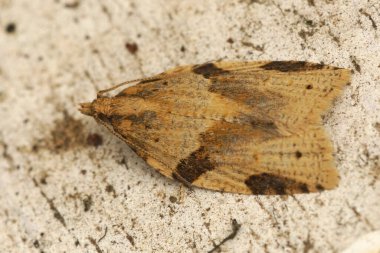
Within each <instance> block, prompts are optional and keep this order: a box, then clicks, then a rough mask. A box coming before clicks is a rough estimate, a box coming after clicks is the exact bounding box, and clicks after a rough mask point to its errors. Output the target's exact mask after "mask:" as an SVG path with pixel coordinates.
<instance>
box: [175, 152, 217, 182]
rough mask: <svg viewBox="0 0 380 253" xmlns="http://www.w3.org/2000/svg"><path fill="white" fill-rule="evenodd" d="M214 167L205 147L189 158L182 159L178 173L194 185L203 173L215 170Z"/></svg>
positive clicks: (178, 166)
mask: <svg viewBox="0 0 380 253" xmlns="http://www.w3.org/2000/svg"><path fill="white" fill-rule="evenodd" d="M213 169H214V165H213V164H212V162H211V161H210V159H209V156H208V154H207V151H206V150H205V148H204V147H200V148H199V149H198V150H196V151H194V152H193V153H191V154H190V155H189V156H188V157H187V158H185V159H182V160H181V161H180V162H179V163H178V165H177V169H176V171H177V173H178V175H180V176H181V177H182V178H183V179H185V180H186V181H187V182H189V183H192V182H194V181H195V180H196V179H197V178H198V177H200V176H201V175H202V174H203V173H205V172H207V171H210V170H213Z"/></svg>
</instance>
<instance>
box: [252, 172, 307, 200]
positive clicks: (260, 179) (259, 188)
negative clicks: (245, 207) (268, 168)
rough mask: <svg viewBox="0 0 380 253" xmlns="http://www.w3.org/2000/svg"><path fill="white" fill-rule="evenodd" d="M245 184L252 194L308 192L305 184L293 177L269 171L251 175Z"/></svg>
mask: <svg viewBox="0 0 380 253" xmlns="http://www.w3.org/2000/svg"><path fill="white" fill-rule="evenodd" d="M245 184H246V185H247V187H248V188H249V189H250V190H251V191H252V193H253V194H279V195H284V194H289V193H297V192H303V193H306V192H309V189H308V188H307V186H306V184H304V183H299V182H297V181H295V180H293V179H289V178H286V177H282V176H277V175H273V174H270V173H261V174H258V175H252V176H250V177H249V178H247V179H246V180H245Z"/></svg>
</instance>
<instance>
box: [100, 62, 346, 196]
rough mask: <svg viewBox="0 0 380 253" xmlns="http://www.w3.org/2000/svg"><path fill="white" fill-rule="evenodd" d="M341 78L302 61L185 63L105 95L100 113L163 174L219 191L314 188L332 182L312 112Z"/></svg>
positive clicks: (341, 72)
mask: <svg viewBox="0 0 380 253" xmlns="http://www.w3.org/2000/svg"><path fill="white" fill-rule="evenodd" d="M349 80H350V73H349V72H348V70H345V69H338V68H334V67H329V66H325V65H320V64H311V63H305V62H215V63H207V64H203V65H195V66H185V67H180V68H176V69H173V70H170V71H167V72H164V73H162V74H160V75H157V76H155V77H152V78H150V79H148V80H145V81H142V82H140V83H139V84H137V85H136V86H133V87H129V88H127V89H125V90H123V91H122V92H120V93H119V94H118V95H117V96H116V97H114V98H104V101H108V102H103V103H106V104H107V106H108V107H107V108H108V111H107V113H108V114H107V115H106V116H104V119H101V120H104V121H106V122H107V123H110V124H111V125H112V127H113V130H114V131H115V132H116V133H118V134H119V136H121V137H122V138H123V139H124V140H125V141H126V142H127V143H128V144H129V145H130V146H131V147H132V148H133V149H134V150H135V151H136V152H137V153H138V154H139V155H140V156H141V157H143V158H144V159H145V160H146V161H147V162H148V163H149V164H150V165H151V166H152V167H154V168H155V169H157V170H158V171H159V172H161V173H162V174H164V175H165V176H168V177H172V178H176V179H179V180H181V181H183V182H186V183H189V184H192V185H195V186H198V187H202V188H207V189H213V190H219V191H226V192H237V193H245V194H252V193H253V194H292V193H301V192H302V193H304V192H314V191H318V190H322V189H331V188H333V187H335V186H336V185H337V183H338V174H337V171H336V169H335V165H334V160H333V156H332V153H333V152H332V151H333V149H332V145H331V141H330V140H329V138H328V136H327V135H326V133H325V131H324V129H323V128H322V124H321V119H320V117H321V114H322V113H323V112H324V111H325V110H327V109H328V108H329V106H330V105H331V103H332V101H333V99H334V98H336V97H337V96H338V95H339V94H340V91H341V90H342V88H343V87H344V85H345V84H347V83H348V82H349ZM107 99H108V100H107ZM98 100H99V99H98ZM99 103H100V100H99Z"/></svg>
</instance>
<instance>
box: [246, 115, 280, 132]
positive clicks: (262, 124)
mask: <svg viewBox="0 0 380 253" xmlns="http://www.w3.org/2000/svg"><path fill="white" fill-rule="evenodd" d="M250 123H251V125H252V127H254V128H260V129H263V130H267V131H269V132H273V133H274V132H276V133H277V130H278V128H277V126H276V124H275V123H274V122H273V121H271V120H265V119H258V118H253V119H252V120H251V121H250Z"/></svg>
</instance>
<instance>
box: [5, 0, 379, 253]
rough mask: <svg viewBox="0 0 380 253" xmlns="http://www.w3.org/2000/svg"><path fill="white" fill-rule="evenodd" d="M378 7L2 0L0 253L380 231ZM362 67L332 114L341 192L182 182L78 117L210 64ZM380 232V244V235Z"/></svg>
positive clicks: (336, 245)
mask: <svg viewBox="0 0 380 253" xmlns="http://www.w3.org/2000/svg"><path fill="white" fill-rule="evenodd" d="M379 10H380V4H379V2H378V1H377V0H368V1H349V0H346V1H344V0H340V1H331V0H308V1H306V0H304V1H301V0H299V1H280V0H273V1H265V0H251V1H248V0H246V1H245V0H240V1H238V0H236V1H211V0H207V1H205V0H194V1H175V0H159V1H148V0H140V1H138V0H134V1H122V0H112V1H111V0H108V1H95V0H88V1H75V0H71V1H70V0H66V1H65V0H55V1H46V0H33V1H30V0H13V1H12V0H0V27H1V30H0V118H1V120H0V155H1V157H0V189H1V190H0V228H1V230H0V251H1V252H26V251H30V252H64V251H66V252H125V251H129V252H149V251H155V252H206V251H207V250H210V249H211V248H212V247H213V243H218V242H220V241H221V240H222V239H223V238H224V237H225V236H227V235H228V234H229V233H230V232H231V219H233V218H235V219H236V220H237V221H238V222H239V223H240V224H242V227H241V230H240V231H239V233H238V234H237V236H236V237H235V239H233V240H231V241H228V242H227V243H226V244H225V245H223V247H222V250H223V252H279V251H282V252H283V251H286V252H300V251H301V252H337V251H342V250H343V249H345V248H347V247H349V245H351V244H352V243H354V241H355V240H357V239H358V238H359V237H360V236H363V235H365V234H367V233H369V232H371V231H374V230H378V229H380V212H379V210H380V182H379V176H380V158H379V155H380V147H379V145H380V113H379V112H380V74H379V73H380V39H379V32H380V11H379ZM221 58H222V59H234V60H239V59H242V60H243V59H244V60H279V59H280V60H290V59H292V60H308V61H314V62H324V63H326V64H332V65H336V66H340V67H346V68H351V69H352V70H353V80H352V84H351V86H349V87H347V89H346V90H345V92H344V95H343V96H342V97H341V98H340V99H339V100H338V101H337V102H336V104H335V106H334V108H333V109H332V110H331V111H330V112H329V113H328V114H327V115H326V117H325V125H326V128H327V129H328V131H329V132H330V134H331V136H332V138H333V141H334V144H335V147H336V151H337V152H336V157H337V163H338V169H339V171H340V175H341V183H340V186H339V188H337V189H336V190H333V191H328V192H323V193H318V194H307V195H296V196H289V197H279V196H270V197H268V196H241V195H234V194H222V193H216V192H211V191H206V190H201V189H195V190H194V191H189V190H187V189H182V188H181V186H180V184H179V183H177V182H173V181H170V180H168V179H166V178H164V177H162V176H161V175H159V174H158V173H156V172H155V171H154V170H152V169H151V168H149V167H148V166H147V165H146V164H145V163H144V162H143V161H142V160H141V159H140V158H138V157H137V156H136V155H135V154H134V153H133V152H132V151H131V150H130V148H129V147H128V146H127V145H126V144H124V143H122V142H121V141H119V140H118V139H117V138H115V137H114V136H112V135H111V134H110V133H108V132H107V131H106V130H105V129H104V128H102V127H101V126H99V125H97V124H96V123H95V121H94V120H92V119H91V118H89V117H85V116H83V115H81V114H80V113H79V112H78V111H77V104H78V103H79V102H83V101H89V100H92V99H93V98H94V97H95V94H96V91H97V90H99V89H102V88H106V87H110V86H111V85H112V84H116V83H119V82H122V81H125V80H129V79H134V78H139V77H144V76H149V75H151V74H155V73H158V72H161V71H163V70H165V69H168V68H169V67H173V66H176V65H183V64H191V63H202V62H205V61H209V60H216V59H221ZM377 235H379V234H378V233H377Z"/></svg>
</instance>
